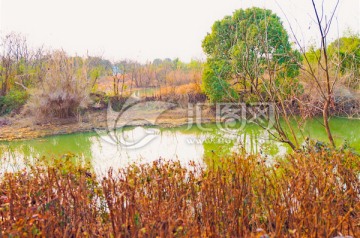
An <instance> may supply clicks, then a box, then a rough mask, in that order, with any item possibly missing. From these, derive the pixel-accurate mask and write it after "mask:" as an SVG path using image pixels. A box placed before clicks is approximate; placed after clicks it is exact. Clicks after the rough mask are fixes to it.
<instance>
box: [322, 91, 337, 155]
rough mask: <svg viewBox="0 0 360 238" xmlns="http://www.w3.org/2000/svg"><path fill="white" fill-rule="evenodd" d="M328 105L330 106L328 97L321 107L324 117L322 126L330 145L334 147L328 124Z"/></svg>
mask: <svg viewBox="0 0 360 238" xmlns="http://www.w3.org/2000/svg"><path fill="white" fill-rule="evenodd" d="M329 106H330V99H329V98H328V99H327V100H326V102H325V104H324V108H323V118H324V126H325V130H326V133H327V136H328V139H329V141H330V143H331V145H332V146H333V147H334V148H335V142H334V138H333V137H332V134H331V130H330V126H329Z"/></svg>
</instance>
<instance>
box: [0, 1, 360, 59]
mask: <svg viewBox="0 0 360 238" xmlns="http://www.w3.org/2000/svg"><path fill="white" fill-rule="evenodd" d="M0 1H1V5H0V10H1V11H0V14H1V18H0V33H1V34H2V35H4V34H7V33H9V32H19V33H22V34H24V35H25V36H26V37H27V38H28V41H29V42H30V43H31V44H32V45H34V46H39V45H42V44H44V45H45V46H46V47H48V48H51V49H57V48H63V49H64V50H66V51H67V52H68V53H70V54H73V55H74V54H78V55H80V56H84V55H86V52H89V54H91V55H100V56H103V57H105V58H108V59H110V60H113V61H114V60H119V59H124V58H128V59H135V60H139V61H142V62H144V61H146V60H153V59H155V58H166V57H168V58H175V57H179V58H180V59H181V60H183V61H189V60H190V59H191V58H202V59H204V58H205V56H204V54H203V52H202V48H201V41H202V40H203V38H204V37H205V35H206V34H207V32H209V31H210V29H211V26H212V24H213V23H214V22H215V21H216V20H219V19H222V18H223V17H224V16H226V15H231V14H232V13H233V12H234V11H235V10H236V9H239V8H248V7H252V6H258V7H265V8H269V9H271V10H273V11H274V12H276V13H277V14H278V15H279V16H280V17H281V18H282V20H283V22H284V26H285V27H286V28H287V29H289V27H288V23H287V21H286V19H285V17H284V14H283V12H282V11H284V12H285V14H286V15H287V17H288V18H289V20H290V21H291V22H292V25H293V27H294V29H295V31H296V32H297V34H298V36H299V38H301V39H302V41H303V42H309V41H312V39H315V37H316V33H317V32H316V30H317V29H316V25H315V24H314V22H313V20H312V17H313V16H314V14H313V10H312V5H311V0H277V1H276V0H262V1H260V0H102V1H100V0H97V1H94V0H56V1H55V0H31V1H29V0H0ZM317 2H319V4H320V3H321V1H317ZM324 2H325V8H324V10H325V13H326V14H327V15H330V14H331V11H332V9H333V7H334V3H335V1H334V0H326V1H324ZM279 6H281V8H282V10H281V9H280V8H279ZM359 15H360V0H340V4H339V8H338V11H337V13H336V18H335V19H334V23H333V26H332V31H331V32H330V37H331V38H332V39H334V38H335V37H337V36H338V35H340V36H341V35H342V33H343V32H344V31H345V30H346V29H347V28H350V29H352V31H354V32H356V33H358V32H359V31H360V27H359V26H360V18H359Z"/></svg>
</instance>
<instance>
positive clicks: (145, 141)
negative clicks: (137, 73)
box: [0, 118, 360, 174]
mask: <svg viewBox="0 0 360 238" xmlns="http://www.w3.org/2000/svg"><path fill="white" fill-rule="evenodd" d="M320 121H321V119H312V120H309V121H307V122H306V123H305V124H304V126H303V128H304V131H303V134H300V132H297V133H298V136H299V138H301V139H300V140H301V141H304V137H307V136H308V137H310V138H312V139H315V140H319V141H325V142H326V141H327V136H326V133H325V130H324V128H323V127H322V125H321V123H320ZM330 125H331V128H332V132H333V135H334V138H335V140H336V143H337V145H338V146H339V145H341V144H343V143H344V141H345V140H346V141H347V142H348V144H349V145H350V146H351V147H353V148H354V149H355V150H356V151H357V152H360V120H350V119H345V118H333V119H332V120H331V121H330ZM224 128H225V127H222V126H220V127H219V125H216V124H205V125H201V126H199V125H198V126H191V127H188V126H181V127H176V128H153V127H128V128H126V129H125V130H124V131H123V132H122V135H123V140H114V138H112V137H109V136H107V135H104V134H101V133H97V132H87V133H76V134H68V135H56V136H50V137H45V138H39V139H34V140H27V141H12V142H1V143H0V158H1V162H0V172H4V171H9V170H18V169H21V168H22V167H24V166H26V163H28V162H31V161H33V160H34V159H38V158H41V157H43V156H45V157H46V159H48V160H51V158H54V157H60V156H63V155H64V154H73V155H76V157H77V158H78V159H79V160H83V161H87V162H88V163H90V164H91V166H92V168H93V169H94V171H96V173H97V174H103V173H104V172H105V171H107V170H108V169H109V168H110V167H112V168H114V169H117V168H121V167H125V166H127V165H129V164H132V163H146V162H151V161H155V160H158V159H159V158H162V159H166V160H179V161H180V162H181V163H182V164H183V165H186V164H188V162H190V161H194V162H196V163H198V164H200V165H204V166H206V165H207V164H209V163H210V162H211V161H213V160H216V159H219V158H221V157H223V156H225V155H228V154H231V153H233V152H240V151H241V150H245V151H246V152H248V153H261V154H263V155H264V156H265V155H266V156H267V157H273V156H282V155H284V154H286V153H288V152H289V151H290V149H289V147H288V146H287V145H285V144H282V143H279V142H277V141H274V140H273V139H271V137H269V134H268V133H267V132H266V131H265V130H263V129H261V128H260V127H258V126H257V125H255V124H247V125H246V126H245V127H244V128H243V129H242V130H240V131H237V133H229V131H227V130H224ZM149 131H150V133H149ZM144 135H145V136H144ZM149 135H150V136H149ZM124 138H125V139H124ZM117 139H118V138H117ZM138 140H140V141H141V143H137V144H135V143H134V144H135V146H134V145H133V144H129V143H128V144H126V143H124V141H125V142H128V141H138ZM114 141H117V143H114ZM119 142H120V143H119Z"/></svg>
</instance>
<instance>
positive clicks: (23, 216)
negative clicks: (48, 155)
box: [0, 152, 360, 237]
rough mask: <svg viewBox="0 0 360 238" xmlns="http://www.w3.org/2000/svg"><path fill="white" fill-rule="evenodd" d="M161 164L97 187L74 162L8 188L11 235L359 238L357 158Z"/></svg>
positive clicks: (3, 190)
mask: <svg viewBox="0 0 360 238" xmlns="http://www.w3.org/2000/svg"><path fill="white" fill-rule="evenodd" d="M210 167H212V168H211V169H210V168H207V169H205V168H200V167H199V166H196V165H189V167H188V168H184V167H182V166H181V165H180V164H179V163H176V162H174V163H167V162H160V161H158V162H154V163H153V164H150V165H142V166H135V165H134V166H130V167H129V168H126V169H124V170H121V171H109V173H108V174H107V176H106V178H96V177H95V176H94V175H93V174H91V172H89V171H90V169H89V168H86V167H85V166H74V165H72V164H71V163H70V162H69V161H67V158H62V159H60V160H58V161H56V163H55V165H53V166H51V165H50V166H49V165H47V166H42V165H38V166H36V167H35V166H34V167H31V168H29V169H27V170H23V171H19V172H16V173H7V174H5V175H4V176H3V178H2V179H1V181H0V224H1V226H0V227H1V232H2V234H4V235H10V234H11V235H12V236H13V237H14V236H25V235H27V236H35V235H38V236H44V237H87V236H90V237H97V236H101V237H103V236H105V237H156V236H160V237H165V236H167V237H180V236H181V237H183V236H186V237H200V236H201V237H249V236H256V230H257V229H259V228H262V229H263V230H264V231H266V232H267V233H268V234H269V235H270V236H273V237H333V236H335V235H337V234H339V233H342V234H344V235H352V236H354V237H358V236H359V235H360V217H359V212H360V196H359V194H360V185H359V184H360V181H359V179H360V176H359V174H360V163H359V157H357V156H355V155H352V154H347V153H343V152H341V153H340V152H334V153H330V152H320V153H315V152H314V153H310V154H302V155H301V154H294V155H292V156H288V157H287V158H286V160H283V161H279V162H276V164H275V165H274V166H266V165H265V162H264V161H263V160H262V159H261V158H260V157H258V156H233V157H232V158H228V159H224V160H223V161H222V163H221V166H210Z"/></svg>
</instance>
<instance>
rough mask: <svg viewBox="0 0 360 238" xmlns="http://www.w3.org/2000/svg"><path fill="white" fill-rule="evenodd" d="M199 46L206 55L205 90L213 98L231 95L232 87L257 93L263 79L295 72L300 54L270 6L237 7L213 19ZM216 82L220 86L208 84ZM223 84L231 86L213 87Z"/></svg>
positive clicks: (238, 90)
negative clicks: (292, 46) (221, 16)
mask: <svg viewBox="0 0 360 238" xmlns="http://www.w3.org/2000/svg"><path fill="white" fill-rule="evenodd" d="M202 47H203V49H204V51H205V53H206V54H207V57H208V60H207V66H206V69H207V70H206V71H205V74H204V78H203V81H204V91H205V93H207V95H208V97H209V98H210V100H212V101H214V100H216V101H221V100H223V99H224V98H223V97H219V95H221V94H222V95H223V96H225V94H227V96H226V99H227V98H229V97H230V98H233V96H232V95H233V94H234V91H236V92H238V93H240V92H243V93H250V94H258V93H259V90H260V89H261V88H260V85H261V83H262V82H264V81H266V80H272V79H275V78H285V77H291V78H293V77H295V76H297V75H298V69H299V67H298V62H299V60H300V54H299V53H298V52H297V51H294V50H293V49H292V48H291V44H290V42H289V37H288V34H287V32H286V31H285V29H284V27H283V25H282V22H281V20H280V18H279V17H278V16H277V15H276V14H274V13H272V12H271V11H270V10H266V9H260V8H250V9H246V10H243V9H240V10H237V11H236V12H235V13H234V14H233V15H232V16H226V17H225V18H224V19H222V20H220V21H216V22H215V23H214V25H213V26H212V31H211V33H209V34H208V35H207V36H206V37H205V39H204V40H203V43H202ZM220 65H222V66H221V67H219V66H220ZM219 68H221V70H219ZM219 82H222V83H221V86H219V87H216V88H211V87H213V86H214V85H216V84H219ZM225 82H226V83H225ZM225 87H229V88H231V89H227V90H226V93H224V92H217V91H216V90H217V89H218V90H225ZM211 93H215V94H216V96H214V95H211ZM234 98H235V99H236V98H237V97H234Z"/></svg>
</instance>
